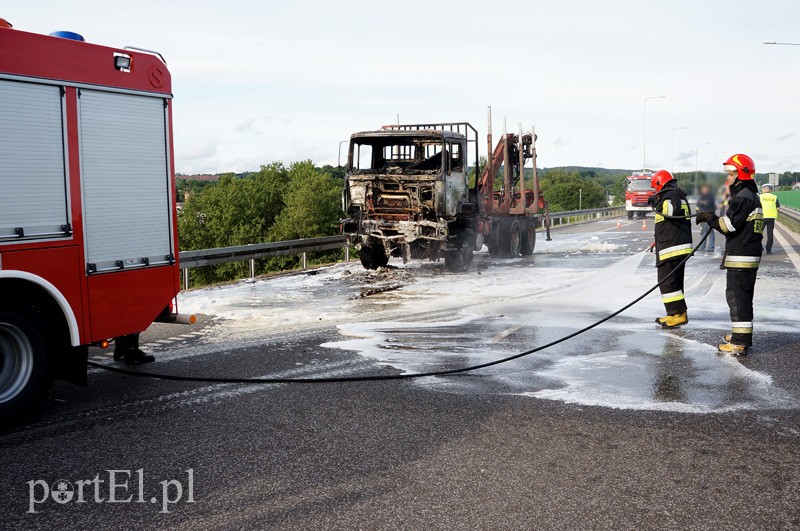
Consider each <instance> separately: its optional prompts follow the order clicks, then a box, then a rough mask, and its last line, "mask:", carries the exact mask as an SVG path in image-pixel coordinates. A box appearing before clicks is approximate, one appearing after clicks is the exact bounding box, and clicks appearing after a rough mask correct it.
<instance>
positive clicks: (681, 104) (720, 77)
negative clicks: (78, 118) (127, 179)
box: [0, 0, 800, 174]
mask: <svg viewBox="0 0 800 531" xmlns="http://www.w3.org/2000/svg"><path fill="white" fill-rule="evenodd" d="M516 4H517V5H515V3H514V2H502V3H498V2H489V1H485V0H484V1H482V2H474V1H471V0H460V1H459V0H453V1H449V0H441V1H438V0H407V1H404V2H385V1H379V0H365V1H361V0H352V1H351V0H341V1H339V2H331V1H324V0H307V1H306V0H295V1H292V2H287V1H285V0H282V1H275V0H260V1H256V0H228V1H227V2H211V1H206V0H196V1H184V0H171V1H163V0H162V1H154V0H138V1H137V2H119V1H114V0H104V1H98V0H82V1H81V2H67V1H43V0H10V1H9V0H6V1H5V2H3V4H2V5H0V17H2V18H5V19H7V20H8V21H9V22H11V23H12V24H14V27H15V29H18V30H23V31H30V32H35V33H50V32H51V31H55V30H70V31H76V32H78V33H80V34H82V35H83V36H84V37H85V38H86V40H87V41H89V42H93V43H97V44H103V45H107V46H116V47H122V46H126V45H135V46H140V47H143V48H149V49H154V50H158V51H160V52H161V53H162V54H163V55H164V56H165V58H166V60H167V62H168V66H169V69H170V71H171V73H172V76H173V90H174V96H175V100H174V118H173V119H174V135H175V138H174V143H175V159H176V170H177V171H178V172H180V173H188V174H197V173H217V172H223V171H236V172H241V171H248V170H256V169H258V167H259V166H260V165H262V164H267V163H270V162H272V161H283V162H285V163H289V162H292V161H297V160H304V159H311V160H313V161H314V162H315V163H317V164H320V165H322V164H332V165H336V164H337V161H338V152H339V147H340V142H341V141H342V140H347V139H348V138H349V137H350V135H351V134H352V133H353V132H356V131H365V130H372V129H378V128H379V127H380V126H381V125H384V124H387V123H394V122H396V120H397V117H398V116H399V118H400V121H401V122H403V123H420V122H426V123H430V122H440V121H441V122H461V121H467V122H470V123H472V125H473V126H475V127H476V128H477V129H478V132H479V135H480V137H481V142H479V144H480V147H481V148H482V150H481V154H484V153H483V151H485V147H484V145H485V140H483V139H484V138H485V134H486V128H487V125H486V121H487V120H486V108H487V106H489V105H491V106H492V109H493V116H494V132H495V134H497V133H499V132H501V131H502V128H503V122H504V120H505V121H506V123H507V124H508V129H509V131H516V130H517V129H518V124H520V123H521V124H522V125H523V127H525V128H526V129H529V128H530V127H531V126H535V127H536V132H537V135H538V138H539V141H538V143H537V148H538V153H539V158H538V163H539V166H540V167H552V166H563V165H575V166H600V167H606V168H629V169H634V168H642V165H643V158H644V153H645V150H644V149H643V148H645V147H646V165H647V167H648V168H654V169H658V168H664V169H674V171H694V169H695V167H696V166H697V167H698V168H699V169H700V170H720V169H721V163H722V161H723V160H724V159H725V158H726V157H727V156H728V155H730V154H733V153H737V152H742V153H746V154H749V155H750V156H752V157H753V159H754V160H755V162H756V168H757V170H758V171H759V172H762V171H765V172H766V171H791V170H800V131H798V124H800V91H799V90H798V88H799V87H800V69H799V68H798V65H800V46H769V45H764V44H763V41H778V42H798V43H800V2H797V1H796V0H781V1H777V0H752V1H751V0H747V1H744V0H727V1H721V0H691V1H687V0H671V1H661V0H648V1H643V0H638V1H634V0H604V1H601V0H592V1H589V0H560V1H558V2H553V1H549V0H548V1H543V0H528V1H527V2H517V3H516ZM654 96H666V97H665V98H663V99H651V100H647V103H645V98H648V97H654ZM645 107H646V121H645V115H644V112H645ZM645 123H646V141H645V137H644V134H645ZM683 127H685V129H679V128H683ZM343 157H344V150H343Z"/></svg>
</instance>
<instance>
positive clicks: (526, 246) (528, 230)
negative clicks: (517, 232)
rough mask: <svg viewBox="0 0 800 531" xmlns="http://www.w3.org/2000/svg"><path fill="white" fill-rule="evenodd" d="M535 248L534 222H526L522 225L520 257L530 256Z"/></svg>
mask: <svg viewBox="0 0 800 531" xmlns="http://www.w3.org/2000/svg"><path fill="white" fill-rule="evenodd" d="M535 247H536V222H535V221H534V220H530V221H528V223H526V224H524V225H523V231H522V248H521V249H520V251H521V252H522V256H530V255H532V254H533V249H534V248H535Z"/></svg>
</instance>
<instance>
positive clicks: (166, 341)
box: [156, 339, 175, 345]
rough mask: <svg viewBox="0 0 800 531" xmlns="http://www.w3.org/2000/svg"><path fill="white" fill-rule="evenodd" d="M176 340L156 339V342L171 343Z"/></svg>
mask: <svg viewBox="0 0 800 531" xmlns="http://www.w3.org/2000/svg"><path fill="white" fill-rule="evenodd" d="M174 342H175V340H174V339H156V343H161V344H162V345H171V344H173V343H174Z"/></svg>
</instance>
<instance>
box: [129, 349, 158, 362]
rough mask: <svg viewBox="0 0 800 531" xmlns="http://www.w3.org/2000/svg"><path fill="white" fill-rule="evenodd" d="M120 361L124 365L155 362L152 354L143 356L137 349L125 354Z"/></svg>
mask: <svg viewBox="0 0 800 531" xmlns="http://www.w3.org/2000/svg"><path fill="white" fill-rule="evenodd" d="M122 361H123V362H124V363H125V365H141V364H143V363H151V362H154V361H156V357H155V356H153V355H152V354H145V353H144V352H142V351H141V350H139V349H138V348H137V349H135V350H131V351H129V352H127V353H126V354H125V357H124V358H122Z"/></svg>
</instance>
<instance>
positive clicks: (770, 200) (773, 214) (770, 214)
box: [759, 183, 781, 254]
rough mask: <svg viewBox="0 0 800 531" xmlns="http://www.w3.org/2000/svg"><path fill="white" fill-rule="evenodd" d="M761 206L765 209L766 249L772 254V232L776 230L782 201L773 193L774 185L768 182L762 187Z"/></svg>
mask: <svg viewBox="0 0 800 531" xmlns="http://www.w3.org/2000/svg"><path fill="white" fill-rule="evenodd" d="M761 192H762V193H761V196H760V197H759V199H761V208H762V210H763V211H764V232H765V233H766V236H767V241H766V245H764V250H765V251H767V254H772V232H773V231H774V230H775V220H776V219H778V210H780V208H781V202H780V201H778V196H776V195H775V194H773V193H772V185H771V184H769V183H767V184H765V185H764V186H762V187H761Z"/></svg>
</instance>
